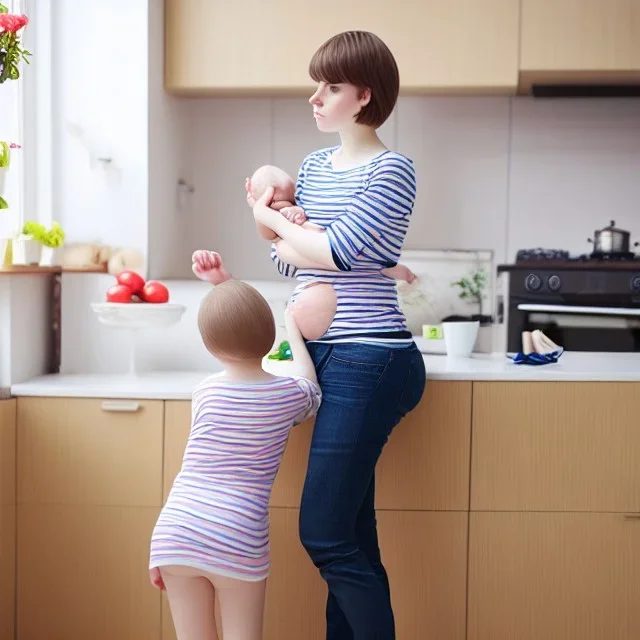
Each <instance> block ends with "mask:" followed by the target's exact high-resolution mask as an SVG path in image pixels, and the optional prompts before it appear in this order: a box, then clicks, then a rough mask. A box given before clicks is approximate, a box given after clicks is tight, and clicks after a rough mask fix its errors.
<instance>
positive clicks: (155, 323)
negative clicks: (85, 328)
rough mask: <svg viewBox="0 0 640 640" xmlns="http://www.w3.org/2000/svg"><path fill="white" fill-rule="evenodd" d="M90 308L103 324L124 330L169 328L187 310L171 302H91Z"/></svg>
mask: <svg viewBox="0 0 640 640" xmlns="http://www.w3.org/2000/svg"><path fill="white" fill-rule="evenodd" d="M91 308H92V309H93V311H94V313H95V314H96V315H97V316H98V320H99V321H100V322H102V323H103V324H106V325H107V326H109V327H121V328H124V329H147V328H159V327H170V326H171V325H174V324H177V323H178V322H180V319H181V318H182V314H183V313H184V312H185V311H186V309H187V307H185V306H184V305H183V304H174V303H172V302H166V303H158V304H154V303H150V302H128V303H126V302H92V303H91Z"/></svg>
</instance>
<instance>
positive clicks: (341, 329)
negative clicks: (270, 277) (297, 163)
mask: <svg viewBox="0 0 640 640" xmlns="http://www.w3.org/2000/svg"><path fill="white" fill-rule="evenodd" d="M336 149H337V147H331V148H329V149H321V150H320V151H315V152H313V153H311V154H310V155H308V156H307V157H306V158H305V160H304V162H303V163H302V166H301V167H300V172H299V174H298V181H297V185H296V204H297V205H299V206H300V207H302V208H303V209H304V211H305V213H306V215H307V217H308V218H309V221H310V222H313V223H315V224H317V225H319V226H321V227H324V229H325V230H326V233H327V235H328V238H329V243H330V246H331V251H332V254H333V259H334V262H335V263H336V266H337V267H338V268H339V269H340V271H337V272H336V271H328V270H318V269H296V268H295V267H293V266H292V265H288V264H286V263H284V262H282V261H281V260H280V259H279V258H278V257H277V255H276V250H275V245H273V246H272V251H271V256H272V259H273V260H274V262H275V263H276V265H277V267H278V271H279V272H280V273H281V274H283V275H286V276H291V277H295V278H297V280H298V281H299V284H298V286H297V287H296V290H295V291H294V294H293V298H294V299H295V297H296V296H297V295H298V294H299V293H300V291H301V290H302V289H303V288H304V287H305V286H308V285H309V284H310V283H312V282H327V283H330V284H331V285H332V286H333V287H334V289H335V290H336V295H337V301H338V308H337V312H336V315H335V317H334V319H333V322H332V324H331V326H330V327H329V330H328V331H327V332H326V333H325V335H324V336H322V337H321V338H320V341H323V342H326V341H331V342H339V341H359V342H376V343H377V342H382V343H385V342H390V341H392V342H394V343H396V344H397V343H398V341H400V342H410V341H411V334H410V333H409V332H408V331H407V326H406V321H405V318H404V315H403V314H402V312H401V311H400V308H399V305H398V295H397V290H396V283H395V281H394V280H393V279H392V278H389V277H387V276H385V275H383V274H382V273H381V270H382V269H384V268H386V267H392V266H395V265H396V264H397V263H398V260H399V257H400V252H401V249H402V244H403V242H404V239H405V236H406V233H407V229H408V227H409V218H410V216H411V213H412V211H413V205H414V201H415V197H416V179H415V170H414V167H413V162H412V161H411V160H410V159H409V158H407V157H405V156H403V155H402V154H399V153H395V152H393V151H384V152H382V153H380V154H379V155H377V156H376V157H375V158H374V159H373V160H371V161H370V162H369V163H368V164H366V165H362V166H359V167H356V168H353V169H347V170H336V169H334V168H333V164H332V159H331V157H332V154H333V152H334V151H336Z"/></svg>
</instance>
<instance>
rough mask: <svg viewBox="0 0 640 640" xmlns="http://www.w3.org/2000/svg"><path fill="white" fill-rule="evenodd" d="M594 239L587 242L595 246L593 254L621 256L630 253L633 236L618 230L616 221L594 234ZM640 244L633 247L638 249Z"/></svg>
mask: <svg viewBox="0 0 640 640" xmlns="http://www.w3.org/2000/svg"><path fill="white" fill-rule="evenodd" d="M593 235H594V237H593V239H592V238H587V242H591V243H592V244H593V252H594V253H599V254H605V255H606V254H621V253H629V252H630V251H631V250H630V248H629V247H630V242H629V238H630V236H631V234H630V233H629V232H628V231H625V230H624V229H617V228H616V223H615V220H612V221H611V224H610V225H609V226H608V227H604V229H600V230H599V231H596V232H594V234H593ZM639 244H640V243H639V242H636V243H635V244H634V245H633V246H634V247H637V246H638V245H639Z"/></svg>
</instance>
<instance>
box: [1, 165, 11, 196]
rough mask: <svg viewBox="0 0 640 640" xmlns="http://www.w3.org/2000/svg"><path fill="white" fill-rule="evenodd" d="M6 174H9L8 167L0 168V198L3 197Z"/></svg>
mask: <svg viewBox="0 0 640 640" xmlns="http://www.w3.org/2000/svg"><path fill="white" fill-rule="evenodd" d="M7 173H9V167H0V196H1V195H4V188H5V185H6V183H7Z"/></svg>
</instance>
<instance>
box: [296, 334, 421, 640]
mask: <svg viewBox="0 0 640 640" xmlns="http://www.w3.org/2000/svg"><path fill="white" fill-rule="evenodd" d="M307 346H308V348H309V353H310V354H311V357H312V358H313V361H314V364H315V366H316V371H317V374H318V380H319V382H320V387H321V389H322V393H323V398H322V405H321V406H320V410H319V412H318V415H317V417H316V423H315V428H314V431H313V437H312V440H311V451H310V455H309V465H308V468H307V476H306V479H305V484H304V489H303V492H302V503H301V506H300V539H301V541H302V544H303V546H304V547H305V549H306V550H307V553H308V554H309V556H310V557H311V559H312V561H313V563H314V564H315V566H316V567H318V569H319V570H320V574H321V575H322V577H323V578H324V579H325V580H326V582H327V585H328V588H329V596H328V600H327V610H326V616H327V640H393V639H394V638H395V624H394V619H393V611H392V609H391V597H390V592H389V581H388V579H387V573H386V571H385V568H384V566H383V564H382V560H381V558H380V549H379V547H378V534H377V529H376V514H375V508H374V498H375V468H376V464H377V462H378V458H379V457H380V454H381V453H382V448H383V447H384V445H385V443H386V442H387V439H388V437H389V435H390V433H391V431H392V430H393V428H394V427H395V426H396V425H397V424H398V422H399V421H400V419H401V418H402V417H403V416H404V415H405V414H406V413H407V412H409V411H411V410H412V409H413V408H414V407H415V406H416V405H417V404H418V402H419V401H420V398H421V397H422V394H423V392H424V386H425V368H424V361H423V359H422V354H421V353H420V352H419V351H418V349H417V347H416V346H415V344H414V345H411V346H409V347H406V348H404V347H402V348H398V347H393V348H388V347H384V346H374V345H363V344H358V343H353V342H352V343H339V344H323V343H309V344H308V345H307Z"/></svg>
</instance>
